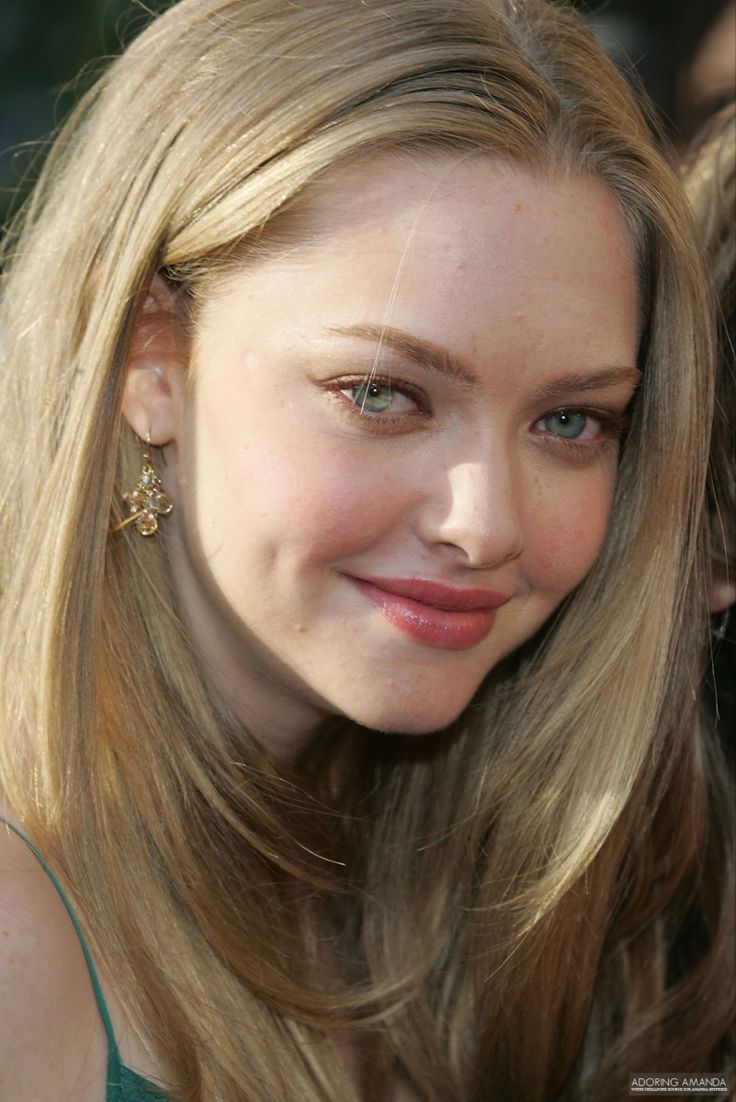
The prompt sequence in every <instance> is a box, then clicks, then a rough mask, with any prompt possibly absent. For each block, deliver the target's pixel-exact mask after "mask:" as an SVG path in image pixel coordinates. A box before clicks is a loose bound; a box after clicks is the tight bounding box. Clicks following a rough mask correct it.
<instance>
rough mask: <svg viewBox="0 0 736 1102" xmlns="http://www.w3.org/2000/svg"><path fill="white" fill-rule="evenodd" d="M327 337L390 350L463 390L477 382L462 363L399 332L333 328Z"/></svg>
mask: <svg viewBox="0 0 736 1102" xmlns="http://www.w3.org/2000/svg"><path fill="white" fill-rule="evenodd" d="M328 331H329V332H330V333H335V334H337V335H338V336H341V337H360V338H361V339H362V340H366V341H373V343H375V344H377V345H378V347H379V350H380V349H381V348H382V347H384V346H385V347H386V348H391V349H393V351H394V352H399V353H400V354H401V355H402V356H406V357H407V359H409V360H412V361H413V362H414V363H416V364H418V365H419V367H426V368H429V370H430V371H435V372H437V374H438V375H446V376H448V377H449V378H450V379H456V380H458V381H459V382H461V383H465V385H466V386H474V385H476V384H477V383H478V378H477V376H475V375H474V374H473V372H472V371H471V370H470V368H469V367H467V366H466V365H465V364H464V363H463V362H462V360H460V359H459V358H458V357H457V356H452V355H450V353H449V352H448V351H447V350H446V349H445V348H441V347H440V346H439V345H438V344H433V343H432V342H431V341H423V340H420V339H419V338H418V337H412V335H411V334H410V333H406V332H405V331H404V330H403V329H393V328H391V327H386V326H382V325H333V326H330V328H329V330H328Z"/></svg>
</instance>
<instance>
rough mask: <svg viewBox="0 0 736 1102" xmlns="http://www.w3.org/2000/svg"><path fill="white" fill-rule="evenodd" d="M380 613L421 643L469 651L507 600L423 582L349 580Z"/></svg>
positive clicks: (486, 591) (485, 592) (497, 595)
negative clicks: (496, 611)
mask: <svg viewBox="0 0 736 1102" xmlns="http://www.w3.org/2000/svg"><path fill="white" fill-rule="evenodd" d="M346 577H348V578H349V580H350V581H351V582H352V583H353V584H354V585H355V586H356V587H357V588H358V589H359V590H360V591H361V593H363V594H365V596H366V597H368V599H369V600H370V601H372V602H373V604H374V605H375V606H376V608H378V610H379V611H380V612H382V613H383V615H384V616H385V617H386V619H387V620H389V622H390V623H392V624H394V625H395V626H396V627H397V628H400V629H401V630H402V631H403V632H405V633H406V634H407V635H409V636H410V637H411V638H412V639H415V640H416V641H417V642H419V643H424V644H425V645H426V646H429V647H441V648H444V649H445V650H468V649H469V648H470V647H474V646H476V645H477V644H478V643H480V641H481V640H482V639H485V637H486V635H488V633H489V632H490V630H491V628H492V627H493V622H494V620H495V615H494V613H495V610H496V609H497V608H499V607H500V606H501V605H503V604H505V603H506V601H507V600H508V597H507V596H506V595H505V594H503V593H495V592H493V590H490V589H455V588H453V587H451V586H447V585H443V584H442V583H441V582H431V581H427V580H425V579H423V578H356V577H354V576H352V575H346Z"/></svg>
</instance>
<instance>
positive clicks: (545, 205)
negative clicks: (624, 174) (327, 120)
mask: <svg viewBox="0 0 736 1102" xmlns="http://www.w3.org/2000/svg"><path fill="white" fill-rule="evenodd" d="M274 230H275V232H274ZM591 230H594V231H595V232H594V233H593V234H591ZM271 233H273V238H274V241H275V242H279V241H281V242H283V243H286V245H287V249H286V250H285V251H287V252H289V251H290V247H291V246H294V245H295V244H297V245H298V246H299V251H300V253H301V255H302V256H303V257H305V258H306V257H307V256H308V253H309V252H310V250H311V249H320V250H323V251H324V252H325V253H329V252H332V253H333V254H338V253H340V252H341V251H347V252H349V251H350V250H351V249H353V250H355V251H356V252H360V253H361V255H362V254H363V252H364V250H365V249H368V253H369V254H370V255H376V254H377V253H378V252H379V251H383V252H385V251H387V250H389V251H390V250H391V249H395V248H396V247H399V248H400V250H401V252H402V255H403V256H404V261H405V262H406V261H407V260H408V259H409V258H410V257H416V258H419V257H421V258H422V259H423V260H432V259H442V260H444V261H445V262H447V263H458V264H464V263H466V262H471V261H472V260H474V259H476V260H481V259H482V261H483V262H484V263H485V264H488V262H489V259H490V257H489V247H492V250H493V254H494V256H495V258H496V261H497V265H498V268H499V271H500V272H501V271H503V273H504V275H505V277H506V280H505V281H508V279H509V277H511V276H512V274H514V270H515V272H516V275H517V276H519V277H521V276H523V274H524V272H525V271H526V272H527V274H530V273H529V267H528V265H529V262H530V260H531V253H532V252H533V251H534V250H533V249H531V248H530V246H532V245H534V244H535V243H536V245H537V246H538V249H539V250H540V251H542V250H545V249H546V250H549V249H555V248H559V247H560V246H563V247H562V248H561V249H560V253H559V263H560V265H561V266H564V263H565V259H566V258H570V259H572V261H573V263H574V264H575V266H577V265H578V264H579V263H580V260H581V256H582V257H584V256H586V255H587V256H591V255H592V253H593V251H595V252H596V253H597V255H598V258H599V259H600V258H601V254H602V253H605V254H606V255H607V258H608V260H609V261H610V262H611V263H613V264H614V266H615V267H616V269H617V270H618V269H620V268H621V267H622V266H623V267H625V268H630V267H631V264H632V260H633V252H634V246H633V242H632V240H631V235H630V233H629V231H628V229H627V226H626V222H625V219H624V217H623V214H622V212H621V209H620V207H619V205H618V201H617V200H616V198H615V196H614V195H613V193H612V192H611V191H610V190H609V189H608V187H607V186H606V185H605V183H603V181H601V180H599V179H597V178H592V177H584V176H581V175H565V174H561V173H556V174H552V173H549V172H547V171H545V170H544V169H543V168H539V169H528V170H527V169H523V168H518V167H513V166H509V165H508V164H505V163H504V162H502V161H500V160H498V159H495V158H492V157H490V156H486V155H483V154H465V155H460V154H457V153H449V152H442V151H429V152H422V153H415V152H414V153H412V152H404V151H393V150H391V151H386V152H382V153H378V154H373V155H370V156H365V157H362V158H359V159H355V160H353V161H351V162H348V163H346V164H344V165H342V166H338V167H336V168H333V169H332V170H331V171H330V172H329V173H325V174H324V175H323V176H322V177H321V178H320V179H319V180H318V181H317V182H316V183H314V184H312V185H310V186H309V187H308V188H307V189H306V191H305V192H304V193H303V194H302V196H301V197H299V198H298V199H297V200H296V203H295V204H294V205H293V206H292V207H291V208H290V209H289V210H288V211H287V212H286V213H285V214H282V215H279V216H277V217H276V219H275V220H274V223H273V228H271V227H267V229H266V234H265V237H264V238H263V239H262V242H263V243H264V244H267V242H268V238H269V236H270V235H271ZM277 251H278V250H277ZM573 253H574V254H576V255H574V256H571V254H573Z"/></svg>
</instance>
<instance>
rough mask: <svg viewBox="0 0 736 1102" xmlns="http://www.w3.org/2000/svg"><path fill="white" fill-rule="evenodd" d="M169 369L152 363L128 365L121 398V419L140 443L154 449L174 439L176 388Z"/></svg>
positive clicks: (176, 403) (176, 419) (143, 362)
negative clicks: (142, 441) (123, 418)
mask: <svg viewBox="0 0 736 1102" xmlns="http://www.w3.org/2000/svg"><path fill="white" fill-rule="evenodd" d="M171 370H172V369H171V368H170V367H169V366H168V365H166V364H162V363H160V362H158V361H155V360H136V361H133V362H129V364H128V374H127V378H126V380H125V394H124V396H123V415H124V417H125V419H126V421H127V422H128V424H129V425H130V427H131V428H132V429H133V432H135V433H136V434H137V435H138V436H139V437H140V439H141V440H146V439H150V442H151V443H152V444H154V445H156V446H160V445H164V444H169V443H171V442H172V440H175V439H176V436H177V425H178V422H179V417H178V412H179V401H178V394H177V390H178V387H177V386H176V385H175V384H174V385H172V379H171Z"/></svg>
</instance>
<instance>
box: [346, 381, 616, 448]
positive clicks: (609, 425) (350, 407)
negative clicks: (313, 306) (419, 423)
mask: <svg viewBox="0 0 736 1102" xmlns="http://www.w3.org/2000/svg"><path fill="white" fill-rule="evenodd" d="M364 386H376V387H381V388H384V387H386V388H388V389H389V390H390V391H391V394H392V395H401V396H403V397H405V398H408V399H409V400H410V401H412V402H413V403H414V404H415V405H416V407H417V408H416V410H411V411H402V412H400V413H396V414H390V413H389V414H385V415H384V414H382V413H380V412H372V411H366V410H365V408H361V407H360V406H359V405H358V404H357V403H356V402H355V400H354V398H351V397H349V396H348V393H347V392H349V391H351V390H357V389H359V388H361V387H364ZM329 390H330V391H332V393H333V394H334V395H335V397H336V398H337V399H338V400H339V401H340V404H341V407H342V410H343V412H345V413H346V414H347V416H348V417H351V418H354V419H355V420H357V421H359V422H360V424H361V426H362V427H363V428H364V429H366V430H367V431H369V432H374V433H377V434H382V433H386V434H387V435H390V434H391V433H392V432H393V431H395V430H396V429H397V428H398V427H400V426H403V427H406V425H407V420H408V419H409V418H416V417H422V418H429V417H431V416H432V408H431V405H430V403H429V400H428V398H427V396H426V394H425V393H424V392H423V391H422V390H421V389H420V388H419V387H416V386H414V385H413V384H412V383H409V382H407V381H406V380H403V379H396V378H395V377H392V378H388V377H385V376H379V375H374V376H370V377H368V376H366V375H364V374H363V375H356V376H354V377H352V378H343V379H338V380H336V381H335V382H334V383H332V384H331V385H330V387H329ZM560 414H566V415H573V416H574V415H577V414H582V416H584V417H588V418H591V419H592V420H594V421H597V422H598V423H599V425H600V430H599V432H598V434H597V436H596V437H595V438H594V439H593V440H590V441H585V442H583V441H580V440H577V439H575V438H574V437H565V436H562V435H561V434H560V433H554V432H551V431H543V430H542V431H538V432H536V433H535V435H537V436H541V437H544V438H545V440H547V441H549V442H550V444H551V446H553V447H555V448H560V449H564V452H565V453H566V454H567V455H568V456H569V457H571V458H580V459H589V458H590V457H591V455H594V454H595V453H596V452H598V451H600V450H602V449H603V448H606V447H609V446H610V445H611V444H612V443H616V442H618V441H619V440H620V439H621V437H622V436H623V435H624V433H625V432H626V429H627V427H628V423H629V416H628V414H627V413H626V412H625V411H621V412H619V411H616V410H611V409H600V408H597V407H586V406H557V407H556V408H554V409H550V410H547V411H546V412H545V413H543V414H542V416H541V417H538V418H537V419H536V420H535V421H534V423H533V425H532V429H534V426H535V425H538V424H540V423H541V422H543V421H548V420H550V419H551V418H552V417H555V416H559V415H560Z"/></svg>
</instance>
